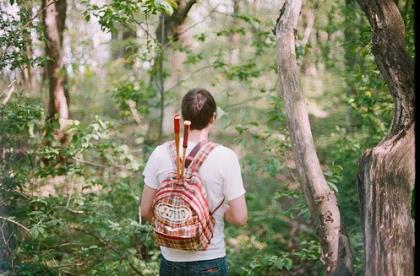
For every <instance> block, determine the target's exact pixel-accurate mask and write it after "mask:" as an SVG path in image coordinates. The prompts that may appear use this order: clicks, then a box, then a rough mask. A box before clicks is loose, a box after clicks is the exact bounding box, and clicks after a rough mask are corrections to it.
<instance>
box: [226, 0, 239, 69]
mask: <svg viewBox="0 0 420 276" xmlns="http://www.w3.org/2000/svg"><path fill="white" fill-rule="evenodd" d="M238 15H239V0H233V16H234V17H233V22H232V27H233V29H235V27H236V26H238V23H239V22H238V19H236V16H238ZM240 38H241V37H240V35H239V33H237V32H234V33H232V34H231V35H230V38H229V40H230V47H231V54H230V60H229V61H230V64H233V65H236V64H238V63H239V54H240V48H238V44H239V40H240Z"/></svg>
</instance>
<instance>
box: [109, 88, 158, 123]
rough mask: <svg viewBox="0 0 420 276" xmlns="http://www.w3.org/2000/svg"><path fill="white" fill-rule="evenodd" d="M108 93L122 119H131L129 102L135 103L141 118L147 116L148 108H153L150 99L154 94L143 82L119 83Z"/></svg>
mask: <svg viewBox="0 0 420 276" xmlns="http://www.w3.org/2000/svg"><path fill="white" fill-rule="evenodd" d="M109 92H110V93H111V94H112V96H113V97H114V99H115V101H116V102H117V104H118V105H119V107H120V110H121V116H122V117H131V111H130V107H129V105H128V102H129V101H133V102H134V103H135V108H136V110H137V111H138V112H139V113H140V114H141V115H143V116H145V115H147V114H148V113H149V111H150V108H151V107H153V102H152V99H153V98H154V96H155V92H154V90H153V89H151V87H150V86H148V85H146V84H145V83H144V81H139V82H138V83H134V82H132V81H126V82H121V83H119V84H118V85H117V86H116V87H115V88H113V89H111V90H110V91H109Z"/></svg>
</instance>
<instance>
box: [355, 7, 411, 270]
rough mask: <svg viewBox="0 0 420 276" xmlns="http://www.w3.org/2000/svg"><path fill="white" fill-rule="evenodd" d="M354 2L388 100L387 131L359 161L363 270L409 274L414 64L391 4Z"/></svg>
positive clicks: (399, 22) (397, 15)
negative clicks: (390, 107)
mask: <svg viewBox="0 0 420 276" xmlns="http://www.w3.org/2000/svg"><path fill="white" fill-rule="evenodd" d="M358 2H359V4H360V6H361V7H362V9H363V11H364V12H365V14H366V16H367V18H368V20H369V23H370V25H371V27H372V51H373V54H374V56H375V61H376V64H377V66H378V68H379V70H380V72H381V74H382V76H383V77H384V79H385V81H386V83H387V85H388V87H389V90H390V93H391V95H392V97H393V100H394V117H393V121H392V124H391V128H390V130H389V133H388V134H387V135H386V137H385V138H384V139H383V140H382V141H381V142H380V143H379V144H378V145H377V146H376V147H375V148H373V149H370V150H368V151H366V152H365V153H364V154H363V156H362V158H361V160H360V163H359V173H358V179H357V185H358V189H359V198H360V205H361V213H362V225H363V233H364V240H365V265H366V271H365V275H414V220H413V219H412V217H411V208H412V206H411V200H412V190H413V188H414V179H415V167H414V166H415V165H414V124H415V121H414V103H415V93H414V65H413V62H412V60H411V59H410V57H409V56H408V54H407V51H406V48H405V27H404V22H403V20H402V18H401V15H400V12H399V10H398V7H397V5H396V4H395V3H394V2H393V1H391V0H382V1H373V0H358Z"/></svg>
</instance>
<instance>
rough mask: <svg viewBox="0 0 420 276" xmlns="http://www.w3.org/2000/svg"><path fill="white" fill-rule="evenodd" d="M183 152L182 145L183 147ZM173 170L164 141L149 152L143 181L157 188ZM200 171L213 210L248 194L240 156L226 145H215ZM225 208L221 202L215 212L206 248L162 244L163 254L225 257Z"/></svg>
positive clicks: (191, 145) (192, 258) (171, 258)
mask: <svg viewBox="0 0 420 276" xmlns="http://www.w3.org/2000/svg"><path fill="white" fill-rule="evenodd" d="M196 144H197V143H195V142H189V143H188V147H187V153H186V154H187V155H188V154H189V153H190V151H191V150H192V149H193V148H194V146H195V145H196ZM180 145H182V139H181V142H180ZM180 156H182V147H180ZM173 170H175V164H174V162H173V161H172V159H171V156H170V154H169V147H168V146H167V145H165V144H163V145H159V146H157V147H156V148H155V150H154V151H153V152H152V154H151V155H150V157H149V160H148V161H147V164H146V167H145V168H144V171H143V176H144V183H145V184H146V185H147V186H149V187H150V188H153V189H157V188H158V187H159V186H160V182H161V181H162V180H164V179H165V178H166V177H167V175H168V173H169V172H171V171H173ZM198 173H199V175H200V179H201V182H202V183H203V185H204V187H205V190H206V193H207V198H208V201H209V208H210V211H213V210H214V209H215V208H216V207H217V206H218V205H219V204H220V203H221V202H222V200H223V199H225V200H226V201H230V200H232V199H235V198H237V197H239V196H241V195H243V194H245V189H244V185H243V182H242V176H241V168H240V166H239V161H238V157H237V156H236V154H235V152H234V151H232V150H231V149H229V148H227V147H224V146H222V145H218V146H217V147H215V148H214V149H213V150H212V151H211V152H210V154H209V155H208V156H207V158H206V160H205V161H204V163H203V164H202V165H201V168H200V170H199V172H198ZM224 212H225V208H224V206H222V207H220V208H219V209H218V210H217V211H216V212H215V213H214V215H213V216H214V218H215V220H216V224H215V227H214V234H213V238H212V240H211V242H210V244H209V247H208V249H207V250H206V251H185V250H179V249H172V248H167V247H163V246H161V247H160V248H161V252H162V255H163V257H165V259H167V260H168V261H172V262H190V261H200V260H211V259H216V258H221V257H224V256H225V255H226V250H225V239H224V237H225V236H224V220H223V217H224Z"/></svg>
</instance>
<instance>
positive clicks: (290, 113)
mask: <svg viewBox="0 0 420 276" xmlns="http://www.w3.org/2000/svg"><path fill="white" fill-rule="evenodd" d="M301 5H302V2H301V0H287V1H286V2H285V4H284V6H283V8H282V10H281V11H280V16H279V18H278V20H277V26H276V29H275V30H276V36H277V58H278V60H277V62H278V75H279V79H280V91H281V92H280V94H282V96H283V98H284V101H285V107H286V115H287V122H288V127H289V133H290V137H291V141H292V144H293V149H294V155H295V160H296V164H297V167H298V170H299V174H300V176H301V179H302V188H303V192H304V194H305V198H306V201H307V203H308V207H309V211H310V214H311V217H312V222H313V223H314V226H315V229H316V231H317V234H318V237H319V239H320V242H321V249H322V255H321V260H322V262H323V263H324V264H325V272H326V274H327V275H351V274H352V265H351V263H352V260H351V252H350V248H349V244H348V239H347V238H346V236H345V235H344V234H343V233H341V232H340V229H341V222H340V211H339V209H338V206H337V200H336V196H335V194H334V192H333V191H332V189H331V188H330V187H329V186H328V184H327V182H326V180H325V177H324V174H323V172H322V170H321V166H320V163H319V160H318V156H317V153H316V151H315V145H314V142H313V138H312V132H311V127H310V124H309V118H308V113H307V111H306V105H305V100H304V97H303V92H302V88H301V85H300V82H299V77H298V74H299V68H298V65H297V62H296V53H295V37H294V31H295V29H296V26H297V22H298V17H299V12H300V9H301Z"/></svg>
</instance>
